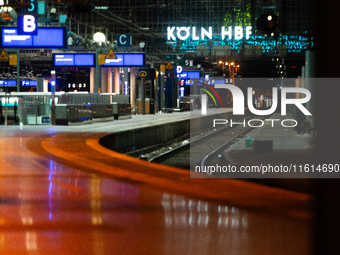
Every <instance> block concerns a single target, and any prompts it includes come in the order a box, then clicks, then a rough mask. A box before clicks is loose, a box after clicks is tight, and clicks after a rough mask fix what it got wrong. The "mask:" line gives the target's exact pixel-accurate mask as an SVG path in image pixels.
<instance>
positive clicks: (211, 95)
mask: <svg viewBox="0 0 340 255" xmlns="http://www.w3.org/2000/svg"><path fill="white" fill-rule="evenodd" d="M199 89H201V90H203V91H204V92H206V93H207V94H208V95H209V96H210V97H211V98H212V100H214V103H215V106H217V103H216V100H215V98H214V97H213V95H212V94H211V93H210V92H209V91H208V90H206V89H202V88H199Z"/></svg>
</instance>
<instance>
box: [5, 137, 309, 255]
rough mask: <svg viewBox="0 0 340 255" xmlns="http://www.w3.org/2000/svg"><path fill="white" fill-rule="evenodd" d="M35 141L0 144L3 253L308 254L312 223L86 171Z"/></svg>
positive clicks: (17, 139) (11, 139)
mask: <svg viewBox="0 0 340 255" xmlns="http://www.w3.org/2000/svg"><path fill="white" fill-rule="evenodd" d="M31 138H32V137H30V136H27V137H25V136H22V137H15V136H13V137H8V138H0V163H1V164H0V254H59V255H60V254H240V255H241V254H299V255H303V254H308V253H309V242H308V237H309V234H308V233H309V232H310V231H309V228H310V226H309V222H308V221H299V220H296V219H290V218H282V217H280V216H277V215H275V214H270V213H259V212H252V211H251V210H244V209H241V208H237V207H233V206H228V205H226V204H215V203H210V202H207V201H203V200H198V199H193V198H187V197H184V196H181V195H175V194H170V193H168V192H165V191H161V190H155V189H153V188H150V187H148V186H147V185H144V184H138V183H136V184H131V183H129V182H121V181H116V180H114V179H108V178H104V177H102V176H99V175H97V174H95V173H89V172H83V171H80V170H79V169H76V168H72V167H70V166H66V165H63V164H61V163H58V162H56V161H54V160H52V159H50V158H48V157H46V156H42V155H41V154H35V153H33V152H32V151H30V150H28V149H27V148H26V143H27V141H28V140H30V139H31ZM70 146H72V145H71V144H70ZM36 150H41V148H36ZM84 156H90V155H84Z"/></svg>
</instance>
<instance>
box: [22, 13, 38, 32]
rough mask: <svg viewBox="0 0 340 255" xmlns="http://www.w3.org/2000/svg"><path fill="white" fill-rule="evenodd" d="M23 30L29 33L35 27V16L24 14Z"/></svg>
mask: <svg viewBox="0 0 340 255" xmlns="http://www.w3.org/2000/svg"><path fill="white" fill-rule="evenodd" d="M23 25H24V32H27V33H31V32H33V31H34V30H35V29H36V27H37V26H36V25H35V17H34V16H32V15H25V16H24V24H23Z"/></svg>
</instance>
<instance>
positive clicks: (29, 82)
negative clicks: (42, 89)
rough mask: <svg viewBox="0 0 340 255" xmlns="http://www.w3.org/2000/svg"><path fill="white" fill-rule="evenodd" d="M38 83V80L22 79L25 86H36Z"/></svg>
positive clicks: (22, 84)
mask: <svg viewBox="0 0 340 255" xmlns="http://www.w3.org/2000/svg"><path fill="white" fill-rule="evenodd" d="M37 84H38V82H37V80H23V81H21V86H24V87H36V86H37Z"/></svg>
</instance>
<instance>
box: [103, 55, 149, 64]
mask: <svg viewBox="0 0 340 255" xmlns="http://www.w3.org/2000/svg"><path fill="white" fill-rule="evenodd" d="M105 66H106V67H109V66H115V67H139V66H145V54H144V53H116V59H105V65H104V67H105Z"/></svg>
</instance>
